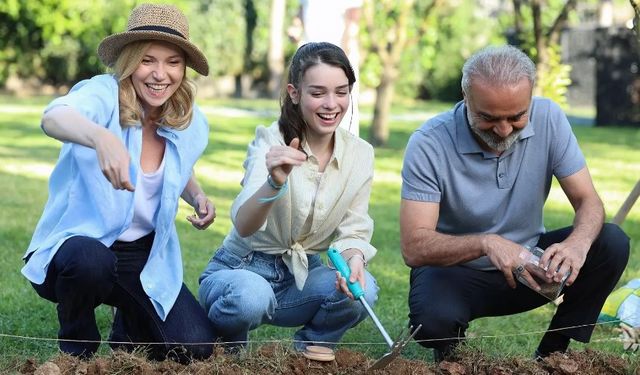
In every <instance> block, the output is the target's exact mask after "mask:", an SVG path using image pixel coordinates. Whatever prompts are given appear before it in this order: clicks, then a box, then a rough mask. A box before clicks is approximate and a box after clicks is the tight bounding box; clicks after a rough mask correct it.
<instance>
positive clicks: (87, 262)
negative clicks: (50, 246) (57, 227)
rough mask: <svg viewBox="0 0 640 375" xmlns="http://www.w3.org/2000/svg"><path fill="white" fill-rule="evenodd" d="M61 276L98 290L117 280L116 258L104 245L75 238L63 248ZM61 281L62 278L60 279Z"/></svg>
mask: <svg viewBox="0 0 640 375" xmlns="http://www.w3.org/2000/svg"><path fill="white" fill-rule="evenodd" d="M60 251H63V252H64V253H63V254H60V256H61V259H60V262H61V263H62V264H60V265H58V269H59V272H60V273H59V275H60V276H62V277H63V279H65V280H68V281H69V282H72V283H74V285H76V286H78V287H83V288H89V289H94V288H95V289H97V288H100V287H101V286H102V285H103V284H104V283H109V284H110V283H112V282H114V281H115V279H116V257H115V255H114V254H113V253H112V252H111V251H110V250H109V249H108V248H107V247H106V246H104V245H103V244H102V243H100V242H98V241H87V240H86V239H84V238H77V237H73V238H70V239H69V240H67V242H65V245H64V247H61V249H60ZM59 280H60V278H59Z"/></svg>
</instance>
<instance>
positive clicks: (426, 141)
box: [402, 97, 585, 270]
mask: <svg viewBox="0 0 640 375" xmlns="http://www.w3.org/2000/svg"><path fill="white" fill-rule="evenodd" d="M529 113H530V116H529V123H528V124H527V126H526V127H525V128H524V129H523V131H522V133H521V134H520V137H519V139H518V140H517V141H516V142H515V143H514V144H513V145H512V146H511V147H510V148H509V149H508V150H506V151H505V152H504V153H502V155H500V156H497V155H495V154H493V153H491V152H487V151H483V150H482V148H481V147H480V145H479V144H478V143H477V142H476V140H475V139H474V138H473V135H472V133H471V130H470V129H469V125H468V122H467V120H466V116H465V105H464V102H459V103H458V104H456V106H455V107H454V108H453V109H452V110H451V111H449V112H445V113H441V114H439V115H437V116H436V117H434V118H432V119H430V120H429V121H427V122H426V123H425V124H423V125H422V126H421V127H420V128H418V129H417V130H416V131H415V132H414V133H413V134H412V135H411V138H410V139H409V143H408V145H407V149H406V152H405V156H404V164H403V168H402V199H406V200H413V201H420V202H437V203H439V204H440V213H439V217H438V224H437V227H436V229H437V230H438V232H441V233H446V234H451V235H462V234H473V233H495V234H498V235H501V236H503V237H504V238H507V239H509V240H512V241H514V242H516V243H519V244H521V245H523V246H524V245H526V246H533V245H535V244H536V243H537V242H538V238H539V237H540V234H542V233H544V231H545V228H544V223H543V217H542V213H543V206H544V202H545V200H546V199H547V196H548V195H549V189H550V188H551V179H552V176H555V177H556V178H558V179H561V178H563V177H567V176H570V175H572V174H574V173H576V172H578V171H579V170H581V169H582V168H583V167H584V166H585V159H584V156H583V154H582V152H581V151H580V148H579V146H578V142H577V141H576V138H575V136H574V134H573V132H572V131H571V126H570V125H569V121H568V120H567V118H566V116H565V115H564V113H563V112H562V110H561V109H560V108H559V107H558V106H557V105H556V104H555V103H553V102H552V101H550V100H548V99H545V98H538V97H534V98H533V100H532V102H531V110H530V112H529ZM467 265H468V266H470V267H473V268H478V269H487V270H488V269H495V267H493V265H492V264H491V262H490V261H489V259H488V258H487V257H485V256H483V257H480V258H478V259H475V260H473V261H471V262H468V263H467Z"/></svg>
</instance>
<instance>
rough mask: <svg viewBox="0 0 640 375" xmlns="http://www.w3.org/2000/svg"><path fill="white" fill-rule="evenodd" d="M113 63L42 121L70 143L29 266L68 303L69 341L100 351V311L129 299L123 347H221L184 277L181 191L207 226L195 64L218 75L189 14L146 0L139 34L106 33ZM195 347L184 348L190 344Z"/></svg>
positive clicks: (62, 319) (46, 294)
mask: <svg viewBox="0 0 640 375" xmlns="http://www.w3.org/2000/svg"><path fill="white" fill-rule="evenodd" d="M98 56H99V57H100V59H101V60H102V62H104V63H105V65H107V66H109V67H111V68H112V70H113V73H112V74H103V75H98V76H95V77H93V78H91V79H88V80H84V81H81V82H79V83H78V84H76V85H75V86H74V87H73V88H72V89H71V91H70V92H69V93H68V94H67V95H65V96H63V97H60V98H57V99H55V100H53V101H52V102H51V103H50V104H49V105H48V107H47V108H46V109H45V112H44V116H43V118H42V129H43V130H44V132H45V133H46V134H47V135H48V136H50V137H53V138H55V139H58V140H60V141H62V142H64V144H63V146H62V150H61V152H60V157H59V160H58V162H57V164H56V167H55V169H54V171H53V173H52V175H51V177H50V180H49V199H48V201H47V203H46V206H45V208H44V212H43V214H42V217H41V219H40V221H39V223H38V225H37V227H36V230H35V233H34V235H33V238H32V240H31V244H30V245H29V248H28V250H27V252H26V254H25V256H24V259H25V261H26V265H25V266H24V268H23V269H22V273H23V274H24V275H25V276H26V277H27V279H29V281H31V283H32V285H33V287H34V288H35V290H36V292H37V293H38V294H39V295H40V296H41V297H43V298H45V299H47V300H50V301H52V302H54V303H57V305H58V306H57V311H58V320H59V323H60V330H59V333H58V337H59V338H60V349H61V350H62V351H63V352H65V353H69V354H71V355H75V356H81V357H88V356H91V355H92V354H94V353H95V352H96V350H97V349H98V346H99V344H100V340H101V337H100V334H99V331H98V327H97V325H96V319H95V314H94V309H95V307H97V306H98V305H101V304H108V305H111V306H115V307H116V308H117V313H116V315H115V318H114V323H113V327H112V332H111V338H110V339H111V341H114V342H117V343H116V344H113V345H112V346H113V347H120V348H124V349H132V348H134V347H137V346H138V345H137V343H145V344H146V345H148V348H146V349H147V350H148V354H149V356H150V357H151V358H153V359H164V358H166V357H167V356H169V357H170V358H173V359H176V360H180V361H187V360H189V359H190V358H205V357H208V356H209V355H211V353H212V347H211V345H206V344H199V345H198V344H194V343H207V342H211V341H213V340H214V339H215V334H214V330H213V328H212V325H211V324H210V323H209V320H208V319H207V316H206V314H205V313H204V311H203V310H202V308H201V307H200V306H199V304H198V302H197V301H196V299H195V298H194V297H193V295H192V294H191V293H190V292H189V290H188V289H187V288H186V286H185V285H184V284H183V282H182V260H181V254H180V245H179V242H178V236H177V233H176V228H175V224H174V219H175V215H176V212H177V208H178V200H179V198H180V197H182V199H184V200H185V201H186V202H187V203H189V204H190V205H191V206H193V208H194V210H195V212H196V214H194V215H193V216H191V217H189V218H188V220H189V221H190V222H191V224H192V225H193V226H194V227H195V228H197V229H201V230H202V229H206V228H207V227H208V226H209V225H210V224H211V223H212V222H213V221H214V219H215V207H214V205H213V203H212V202H211V200H209V199H208V198H207V196H206V194H205V193H204V192H203V191H202V189H201V188H200V186H199V185H198V183H197V182H196V179H195V177H194V175H193V172H192V171H193V166H194V163H195V162H196V160H197V159H198V158H199V157H200V155H201V154H202V152H203V151H204V149H205V147H206V145H207V139H208V124H207V122H206V119H205V117H204V116H203V114H202V113H201V112H200V111H199V110H198V109H197V107H195V105H194V93H195V87H194V85H193V83H192V82H190V80H189V79H188V78H187V77H186V67H187V66H189V67H191V68H192V69H194V70H195V71H196V72H198V73H200V74H202V75H207V74H208V71H209V67H208V63H207V60H206V58H205V57H204V55H203V54H202V52H201V51H200V50H199V49H198V48H197V47H196V46H195V45H193V44H192V43H191V42H190V41H189V26H188V23H187V20H186V17H185V16H184V14H182V13H181V12H180V11H179V10H178V9H177V8H175V7H173V6H168V5H148V4H144V5H140V6H138V7H136V8H135V9H134V10H133V11H132V13H131V15H130V18H129V23H128V27H127V31H125V32H123V33H118V34H114V35H111V36H109V37H107V38H105V39H104V40H103V41H102V42H101V43H100V46H99V47H98ZM180 344H183V345H180Z"/></svg>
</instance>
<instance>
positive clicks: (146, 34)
mask: <svg viewBox="0 0 640 375" xmlns="http://www.w3.org/2000/svg"><path fill="white" fill-rule="evenodd" d="M142 40H150V41H154V40H161V41H165V42H169V43H173V44H175V45H177V46H178V47H180V48H181V49H182V50H183V51H184V52H185V54H186V55H187V66H189V67H191V68H192V69H193V70H195V71H196V72H198V73H200V74H202V75H203V76H207V75H209V63H208V62H207V58H206V57H205V56H204V54H203V53H202V52H201V51H200V50H199V49H198V47H196V46H195V45H194V44H193V43H191V42H189V41H188V40H186V39H184V38H181V37H179V36H176V35H171V34H167V33H164V32H160V31H150V30H140V31H125V32H122V33H118V34H113V35H110V36H108V37H106V38H104V39H103V40H102V42H100V45H99V46H98V57H99V58H100V60H101V61H102V62H103V63H104V64H105V65H106V66H112V65H113V64H114V63H115V62H116V60H117V59H118V55H119V54H120V52H121V51H122V48H123V47H124V46H125V45H127V44H129V43H131V42H137V41H142Z"/></svg>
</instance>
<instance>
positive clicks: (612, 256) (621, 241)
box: [598, 223, 630, 271]
mask: <svg viewBox="0 0 640 375" xmlns="http://www.w3.org/2000/svg"><path fill="white" fill-rule="evenodd" d="M598 241H599V243H600V246H601V247H603V248H605V249H606V250H607V255H606V259H607V263H609V264H610V266H611V268H612V271H613V270H620V271H622V270H623V269H624V267H625V266H626V264H627V261H628V260H629V249H630V244H629V237H628V236H627V235H626V234H625V233H624V231H623V230H622V228H620V227H619V226H618V225H616V224H613V223H605V224H604V225H603V227H602V230H601V231H600V236H599V238H598Z"/></svg>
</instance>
